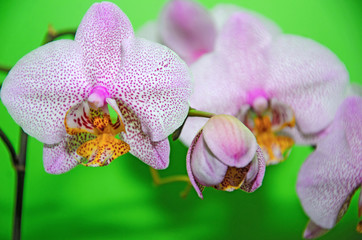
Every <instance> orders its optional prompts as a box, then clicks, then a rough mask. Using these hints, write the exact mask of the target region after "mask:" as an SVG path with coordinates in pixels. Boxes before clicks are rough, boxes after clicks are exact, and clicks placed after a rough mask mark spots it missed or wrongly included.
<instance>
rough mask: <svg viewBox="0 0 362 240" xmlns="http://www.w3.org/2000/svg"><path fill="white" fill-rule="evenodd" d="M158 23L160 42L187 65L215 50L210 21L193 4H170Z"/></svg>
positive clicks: (183, 1) (178, 0)
mask: <svg viewBox="0 0 362 240" xmlns="http://www.w3.org/2000/svg"><path fill="white" fill-rule="evenodd" d="M159 23H160V34H161V36H162V39H163V42H164V43H165V44H166V45H167V46H168V47H170V48H171V49H172V50H174V51H175V52H176V53H177V54H179V55H180V57H181V58H182V59H184V60H185V61H186V62H187V63H188V64H191V63H193V62H194V61H196V60H197V59H198V58H199V57H200V56H201V55H203V54H205V53H207V52H210V51H212V50H213V48H214V42H215V37H216V30H215V26H214V23H213V21H212V18H211V17H210V15H209V13H208V11H207V10H206V9H205V8H204V7H203V6H201V5H200V4H198V3H196V2H194V1H186V0H173V1H170V2H169V3H167V4H166V5H165V7H164V9H163V11H162V12H161V16H160V21H159Z"/></svg>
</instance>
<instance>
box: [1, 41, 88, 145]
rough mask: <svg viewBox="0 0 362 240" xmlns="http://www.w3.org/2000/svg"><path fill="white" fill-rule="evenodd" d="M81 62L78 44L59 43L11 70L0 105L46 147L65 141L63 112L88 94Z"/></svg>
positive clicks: (45, 47) (3, 89) (69, 42)
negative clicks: (46, 145) (2, 104)
mask: <svg viewBox="0 0 362 240" xmlns="http://www.w3.org/2000/svg"><path fill="white" fill-rule="evenodd" d="M82 62H83V56H82V50H81V47H80V46H79V44H78V43H77V42H74V41H71V40H59V41H56V42H51V43H49V44H46V45H44V46H42V47H40V48H38V49H35V50H34V51H32V52H30V53H29V54H27V55H26V56H24V57H23V58H22V59H21V60H20V61H18V62H17V64H16V65H15V66H14V67H13V68H12V70H11V71H10V73H9V74H8V76H7V77H6V79H5V81H4V84H3V87H2V90H1V101H2V102H3V103H4V105H5V106H6V108H7V109H8V111H9V113H10V115H11V116H12V117H13V119H14V120H15V122H16V123H17V124H19V125H20V126H21V127H22V128H23V129H24V131H25V132H26V133H28V134H29V135H31V136H33V137H35V138H36V139H38V140H39V141H41V142H43V143H46V144H54V143H59V142H60V141H61V140H62V139H63V138H64V136H65V128H64V124H63V121H64V117H65V114H66V112H67V111H68V109H69V108H70V107H71V106H73V105H75V104H78V103H80V102H82V101H83V99H84V98H85V97H86V96H87V95H88V92H89V91H90V82H89V81H88V80H87V78H86V76H85V74H84V71H83V66H82V65H83V64H82Z"/></svg>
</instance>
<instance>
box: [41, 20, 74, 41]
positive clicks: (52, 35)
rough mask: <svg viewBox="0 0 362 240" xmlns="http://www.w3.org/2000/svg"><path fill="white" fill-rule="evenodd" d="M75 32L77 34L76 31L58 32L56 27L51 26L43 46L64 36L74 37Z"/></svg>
mask: <svg viewBox="0 0 362 240" xmlns="http://www.w3.org/2000/svg"><path fill="white" fill-rule="evenodd" d="M75 32H76V31H75V30H65V31H61V32H58V31H56V30H55V29H54V27H53V26H52V25H51V24H49V25H48V32H47V35H46V36H45V39H44V42H43V45H44V44H46V43H49V42H52V41H54V40H55V39H56V38H58V37H61V36H64V35H72V36H73V37H74V36H75Z"/></svg>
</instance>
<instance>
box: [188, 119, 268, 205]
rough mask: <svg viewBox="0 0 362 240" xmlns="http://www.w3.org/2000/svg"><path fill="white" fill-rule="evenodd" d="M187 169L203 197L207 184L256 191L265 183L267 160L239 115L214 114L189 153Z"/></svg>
mask: <svg viewBox="0 0 362 240" xmlns="http://www.w3.org/2000/svg"><path fill="white" fill-rule="evenodd" d="M186 164H187V173H188V175H189V178H190V181H191V184H192V185H193V186H194V188H195V190H196V192H197V194H198V195H199V197H200V198H203V195H202V191H203V190H204V187H205V186H208V187H214V188H216V189H218V190H223V191H234V190H235V189H242V190H244V191H247V192H253V191H255V190H256V189H257V188H258V187H260V186H261V184H262V181H263V178H264V172H265V160H264V157H263V153H262V151H261V149H260V147H259V146H258V145H257V143H256V139H255V136H254V135H253V134H252V133H251V132H250V130H249V129H248V128H247V127H246V126H245V125H244V124H242V123H241V122H240V121H239V120H238V119H237V118H235V117H233V116H230V115H216V116H213V117H211V118H210V119H209V120H208V121H207V123H206V124H205V126H204V127H203V128H202V129H201V130H200V131H199V132H198V134H197V135H196V137H195V138H194V140H193V141H192V143H191V146H190V148H189V150H188V153H187V160H186Z"/></svg>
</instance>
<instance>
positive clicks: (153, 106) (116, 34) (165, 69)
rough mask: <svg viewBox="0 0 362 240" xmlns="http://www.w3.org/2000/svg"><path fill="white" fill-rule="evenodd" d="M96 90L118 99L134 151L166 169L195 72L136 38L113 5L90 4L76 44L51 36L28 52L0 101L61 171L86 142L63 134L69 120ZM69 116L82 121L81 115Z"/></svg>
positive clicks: (48, 167)
mask: <svg viewBox="0 0 362 240" xmlns="http://www.w3.org/2000/svg"><path fill="white" fill-rule="evenodd" d="M95 87H102V88H105V89H106V90H107V91H108V92H109V93H110V95H111V96H110V97H111V98H112V99H111V100H113V101H115V100H116V101H117V102H118V103H119V109H120V114H121V117H122V119H123V120H124V123H125V125H126V126H125V127H126V131H127V132H126V133H125V134H124V135H123V138H124V140H125V141H126V142H127V143H128V144H129V145H130V147H131V151H130V152H131V153H132V154H133V155H134V156H136V157H138V158H140V159H141V160H142V161H144V162H145V163H147V164H149V165H151V166H152V167H154V168H156V169H162V168H166V167H167V166H168V162H169V152H170V149H169V143H168V139H167V136H168V135H169V134H171V133H172V132H173V131H174V130H176V129H177V128H178V127H179V126H180V125H181V124H182V122H183V120H184V119H185V117H186V116H187V112H188V106H189V105H188V98H189V96H190V94H191V74H190V73H189V70H188V68H187V66H186V64H185V63H184V62H183V61H182V60H181V59H180V58H179V57H178V56H177V55H176V54H175V53H174V52H172V51H171V50H169V49H167V48H166V47H164V46H161V45H159V44H153V43H151V42H148V41H146V40H142V39H137V38H134V36H133V28H132V25H131V23H130V22H129V20H128V18H127V16H126V15H125V14H124V13H123V12H122V11H121V10H120V9H119V8H118V7H117V6H116V5H114V4H113V3H109V2H102V3H96V4H94V5H92V7H91V8H90V9H89V10H88V12H87V13H86V15H85V17H84V18H83V20H82V22H81V24H80V26H79V28H78V31H77V34H76V38H75V41H71V40H59V41H54V42H52V43H49V44H47V45H44V46H42V47H40V48H38V49H36V50H34V51H32V52H31V53H29V54H28V55H26V56H25V57H23V58H22V59H21V60H20V61H19V62H18V63H17V64H16V65H15V66H14V68H13V69H12V70H11V71H10V73H9V74H8V76H7V78H6V79H5V81H4V83H3V87H2V91H1V100H2V102H3V103H4V105H5V106H6V107H7V109H8V111H9V113H10V114H11V116H12V117H13V118H14V120H15V121H16V122H17V123H18V124H19V125H20V126H21V127H22V128H23V129H24V130H25V131H26V132H27V133H28V134H29V135H31V136H34V137H35V138H37V139H38V140H39V141H41V142H43V143H45V146H44V154H43V159H44V166H45V169H46V171H48V172H50V173H62V172H65V171H68V170H69V169H70V168H72V167H74V166H75V165H76V163H77V161H78V160H79V156H77V155H76V152H75V151H76V148H75V149H74V146H77V147H79V146H80V144H81V143H84V142H85V141H86V140H85V139H82V138H80V139H74V138H76V137H77V136H78V135H76V136H72V137H69V136H68V135H67V134H66V131H65V126H64V117H65V115H66V113H67V111H68V110H69V109H70V108H71V107H73V106H75V105H77V104H82V102H84V101H87V98H88V97H89V95H90V93H91V91H92V89H93V88H95ZM78 106H79V105H78ZM77 109H78V108H77ZM80 109H81V108H80ZM71 114H73V115H74V114H76V116H72V118H73V119H76V121H77V119H81V113H79V114H78V113H76V112H71ZM123 115H124V116H123ZM77 116H78V117H77ZM74 117H75V118H74ZM69 124H70V125H71V126H78V123H74V124H73V123H71V122H69ZM80 136H82V135H80Z"/></svg>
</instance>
